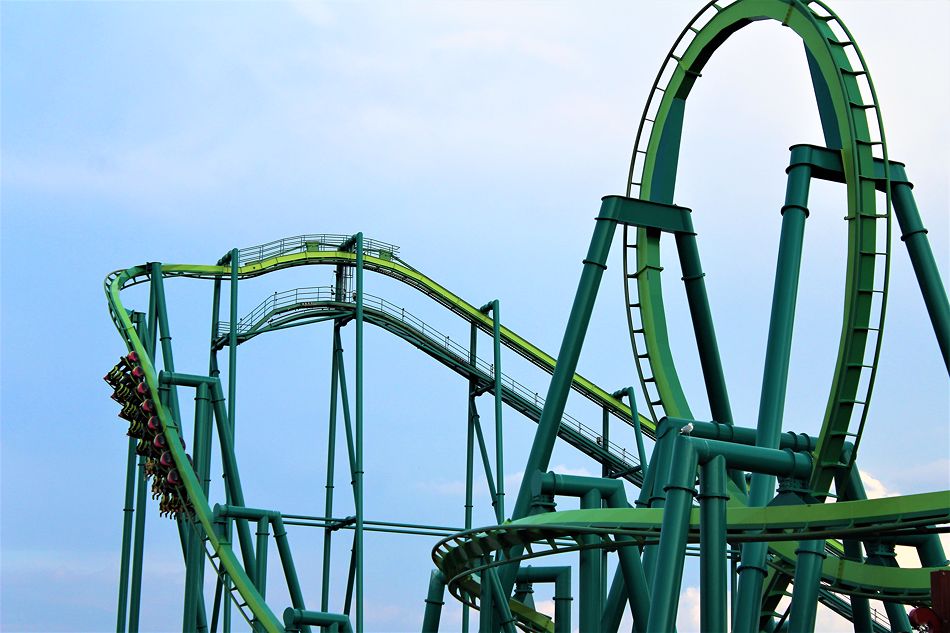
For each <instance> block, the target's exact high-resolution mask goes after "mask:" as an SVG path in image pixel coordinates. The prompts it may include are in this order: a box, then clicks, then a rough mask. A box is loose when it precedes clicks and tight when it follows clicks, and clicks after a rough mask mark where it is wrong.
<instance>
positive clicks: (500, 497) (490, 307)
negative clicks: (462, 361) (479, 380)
mask: <svg viewBox="0 0 950 633" xmlns="http://www.w3.org/2000/svg"><path fill="white" fill-rule="evenodd" d="M489 311H490V312H491V315H492V340H493V347H492V350H493V351H492V354H493V358H494V362H493V365H492V367H493V370H494V371H493V378H494V388H493V391H494V393H495V473H496V474H497V475H498V487H497V489H496V491H495V501H496V510H497V513H498V516H499V519H498V522H499V523H501V522H502V521H504V520H505V448H504V447H505V442H504V439H505V433H504V427H503V425H502V417H501V415H502V410H501V409H502V386H501V314H500V313H499V307H498V299H495V300H494V301H491V302H489V303H487V304H485V305H483V306H482V307H481V312H483V313H486V314H487V313H488V312H489Z"/></svg>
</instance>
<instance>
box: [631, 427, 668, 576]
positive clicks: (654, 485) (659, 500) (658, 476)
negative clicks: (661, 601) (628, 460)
mask: <svg viewBox="0 0 950 633" xmlns="http://www.w3.org/2000/svg"><path fill="white" fill-rule="evenodd" d="M665 422H666V420H665V419H664V420H661V423H660V425H658V426H657V436H656V446H654V448H653V456H652V457H651V459H650V470H649V472H648V473H647V475H648V478H649V479H650V480H651V482H650V488H649V492H647V491H646V490H641V491H640V498H639V499H638V500H637V505H638V506H641V505H645V507H648V508H662V507H664V505H665V502H666V491H665V487H666V484H667V482H668V481H669V474H670V461H671V460H672V457H673V442H674V440H675V439H676V438H677V437H678V435H677V434H676V431H677V429H674V428H673V426H672V425H670V424H666V423H665ZM641 502H645V503H641ZM658 550H659V547H658V545H647V546H646V547H644V548H643V571H644V573H645V574H646V577H647V582H648V583H649V585H650V590H651V592H652V591H653V578H654V575H655V574H656V564H657V553H658Z"/></svg>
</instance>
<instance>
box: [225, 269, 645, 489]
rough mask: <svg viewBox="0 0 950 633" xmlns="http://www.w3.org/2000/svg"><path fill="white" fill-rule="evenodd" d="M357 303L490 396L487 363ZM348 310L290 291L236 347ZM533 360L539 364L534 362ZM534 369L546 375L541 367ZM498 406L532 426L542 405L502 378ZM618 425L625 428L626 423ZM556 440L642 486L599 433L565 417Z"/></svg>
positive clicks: (381, 306)
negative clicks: (559, 439) (515, 414)
mask: <svg viewBox="0 0 950 633" xmlns="http://www.w3.org/2000/svg"><path fill="white" fill-rule="evenodd" d="M363 301H364V309H365V311H366V312H365V319H366V322H367V323H372V324H373V325H376V326H378V327H379V328H381V329H383V330H386V331H387V332H390V333H391V334H394V335H395V336H398V337H399V338H401V339H403V340H404V341H406V342H408V343H410V344H412V345H413V346H415V347H417V348H418V349H419V350H421V351H422V352H424V353H426V354H427V355H428V356H430V357H431V358H434V359H435V360H437V361H439V362H440V363H442V364H443V365H445V366H446V367H448V368H449V369H452V370H453V371H455V372H456V373H458V374H459V375H461V376H463V377H464V378H467V379H469V380H472V379H474V380H475V381H476V385H477V387H476V389H477V390H478V391H479V392H488V393H494V381H493V378H492V374H493V371H494V370H493V367H492V365H491V364H489V363H488V362H487V361H485V360H482V359H481V358H477V357H476V358H475V359H474V362H472V360H471V358H470V354H469V350H468V349H466V348H464V347H462V346H461V345H459V344H458V343H456V342H455V341H453V340H452V339H451V338H449V337H448V336H447V335H445V334H442V333H441V332H439V331H438V330H436V329H435V328H433V327H432V326H430V325H428V324H427V323H425V322H424V321H422V320H421V319H419V318H418V317H416V316H414V315H413V314H412V313H410V312H407V311H406V309H405V308H400V307H399V306H396V305H394V304H392V303H390V302H389V301H387V300H386V299H383V298H382V297H377V296H374V295H371V294H368V293H367V294H364V299H363ZM354 309H355V304H354V303H353V302H351V301H341V300H339V298H338V297H337V293H336V291H335V289H334V288H333V287H332V286H325V287H314V288H296V289H294V290H288V291H285V292H278V293H274V294H273V295H271V296H269V297H267V298H266V299H265V300H264V301H263V302H261V304H260V305H259V306H258V307H257V308H255V309H254V310H252V311H251V312H250V313H249V314H248V315H247V316H245V317H243V318H242V319H241V320H240V321H239V322H238V332H239V333H238V342H239V343H243V342H244V341H247V340H250V339H251V338H253V337H255V336H258V335H260V334H263V333H265V332H271V331H274V330H281V329H285V328H288V327H294V326H298V325H304V324H308V323H314V322H319V321H325V320H328V319H337V318H341V317H346V316H347V315H349V314H352V312H353V310H354ZM229 329H230V323H229V322H227V321H222V322H221V323H220V324H219V326H218V332H219V333H220V338H219V340H218V342H217V345H218V346H219V347H224V346H225V345H226V344H227V336H228V333H229ZM522 354H523V355H525V356H531V354H530V352H529V351H525V350H523V351H522ZM535 360H536V361H540V360H541V359H537V358H536V357H535ZM536 364H537V365H538V366H540V367H542V368H544V369H548V367H547V365H545V364H544V363H543V362H536ZM502 400H503V401H504V402H505V404H507V405H508V406H510V407H511V408H512V409H514V410H516V411H518V412H519V413H521V414H522V415H524V416H525V417H527V418H528V419H530V420H532V421H534V422H537V421H538V420H539V419H540V417H541V409H542V407H543V406H544V399H543V398H541V397H540V396H539V395H538V393H537V392H534V391H531V390H530V389H529V388H527V387H525V386H524V385H523V384H521V383H520V382H518V381H516V380H514V379H513V378H510V377H509V376H508V375H506V374H502ZM601 404H602V403H601ZM620 406H623V405H620ZM624 421H625V422H627V423H629V419H625V420H624ZM558 434H559V435H560V436H561V438H562V439H564V440H565V441H566V442H567V443H568V444H570V445H571V446H573V447H575V448H577V449H578V450H580V451H581V452H582V453H585V454H586V455H588V456H590V457H592V458H593V459H595V460H596V461H598V462H600V463H601V464H603V465H605V466H607V467H608V468H609V469H610V471H611V472H612V473H615V474H616V476H618V477H623V478H624V479H627V480H629V481H630V482H631V483H633V484H636V485H638V486H639V485H640V484H641V483H642V481H643V477H642V475H641V469H640V464H639V461H638V460H637V458H636V457H635V456H634V455H632V454H630V452H628V451H627V449H626V448H624V447H622V446H619V445H617V444H616V443H614V442H612V441H610V440H609V439H607V440H606V441H605V439H604V438H603V437H602V436H601V433H600V432H598V431H595V430H594V429H592V428H590V427H589V426H587V425H585V424H583V423H581V422H580V420H578V419H577V418H575V417H572V416H570V415H568V414H565V415H564V417H563V420H562V422H561V425H560V428H559V429H558Z"/></svg>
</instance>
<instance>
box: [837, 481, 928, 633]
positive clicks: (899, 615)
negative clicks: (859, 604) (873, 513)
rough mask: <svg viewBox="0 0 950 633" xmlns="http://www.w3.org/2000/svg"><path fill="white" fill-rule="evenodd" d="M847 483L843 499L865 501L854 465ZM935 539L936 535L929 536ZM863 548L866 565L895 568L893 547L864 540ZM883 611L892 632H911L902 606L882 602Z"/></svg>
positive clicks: (865, 493) (895, 558) (861, 484)
mask: <svg viewBox="0 0 950 633" xmlns="http://www.w3.org/2000/svg"><path fill="white" fill-rule="evenodd" d="M847 477H848V483H847V488H846V489H845V497H846V498H847V499H849V500H857V501H860V500H864V499H867V498H868V496H867V491H865V489H864V482H863V481H861V473H860V471H859V470H858V469H857V467H856V466H855V465H852V467H851V469H850V470H849V471H848V475H847ZM931 536H933V537H935V538H939V537H937V535H931ZM864 547H865V549H866V550H867V553H868V557H867V561H866V562H867V564H868V565H881V566H882V567H897V557H896V556H895V554H894V548H893V546H891V547H887V546H884V545H882V544H881V543H880V542H879V541H874V540H866V541H865V542H864ZM883 602H884V610H885V611H886V612H887V619H888V621H889V623H890V625H891V630H892V631H900V632H909V631H910V630H911V627H910V621H909V620H908V618H907V611H906V610H905V609H904V606H903V605H901V604H900V603H897V602H892V601H883Z"/></svg>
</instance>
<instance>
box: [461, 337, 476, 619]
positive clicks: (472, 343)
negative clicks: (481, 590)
mask: <svg viewBox="0 0 950 633" xmlns="http://www.w3.org/2000/svg"><path fill="white" fill-rule="evenodd" d="M477 345H478V326H476V325H475V323H474V322H473V323H472V326H471V332H470V334H469V343H468V363H469V365H471V366H473V367H474V366H475V361H476V358H477V356H476V349H477ZM477 387H478V383H477V381H476V380H475V379H474V378H471V379H469V381H468V397H467V398H466V400H467V402H468V416H467V426H466V435H465V529H466V530H470V529H472V511H473V509H474V504H473V488H474V483H475V419H474V416H475V415H476V412H475V390H476V388H477ZM470 620H471V611H470V608H469V606H468V604H463V605H462V633H469V627H470V626H471V622H470Z"/></svg>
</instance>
